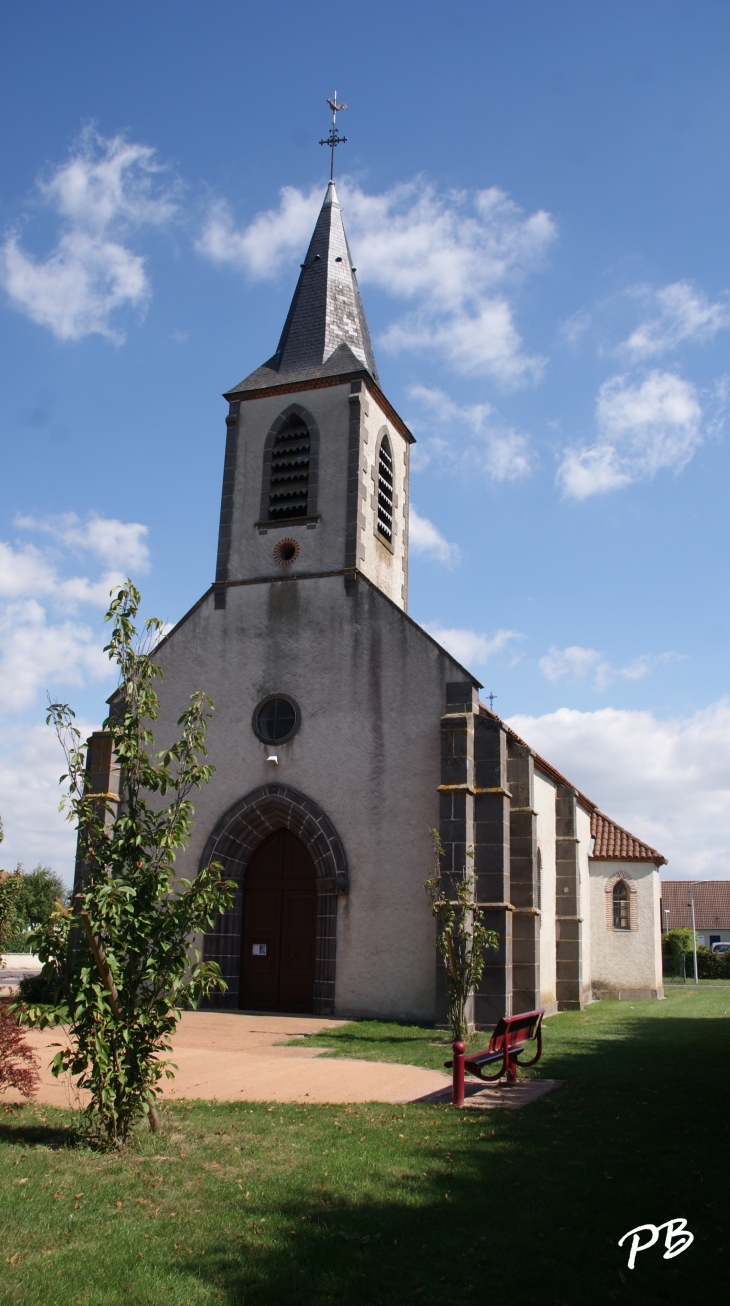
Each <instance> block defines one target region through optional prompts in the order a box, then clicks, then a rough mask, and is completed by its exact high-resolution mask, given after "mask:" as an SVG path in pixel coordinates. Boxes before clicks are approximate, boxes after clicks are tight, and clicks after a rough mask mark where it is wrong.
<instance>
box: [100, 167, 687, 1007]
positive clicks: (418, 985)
mask: <svg viewBox="0 0 730 1306" xmlns="http://www.w3.org/2000/svg"><path fill="white" fill-rule="evenodd" d="M225 398H226V399H227V401H228V416H227V418H226V422H227V437H226V447H225V461H224V474H223V493H222V506H221V515H220V531H219V545H218V557H217V568H216V575H215V582H214V584H213V585H212V586H211V588H210V589H209V590H208V592H207V593H206V594H204V595H203V597H202V598H201V599H200V600H199V602H198V603H197V604H196V605H195V606H194V607H193V608H192V610H191V611H190V612H188V613H187V615H186V616H185V617H184V618H183V619H182V620H181V621H180V622H179V623H178V625H177V626H176V627H175V628H174V629H173V630H172V631H171V633H170V634H169V635H168V636H167V637H166V639H165V640H164V641H163V643H162V644H161V646H160V648H159V650H158V654H157V660H158V661H159V662H160V664H161V666H162V668H163V671H164V680H163V681H162V685H161V691H160V692H161V702H162V712H161V717H160V721H159V728H158V734H159V739H160V741H161V743H164V740H165V738H166V736H169V737H172V735H173V734H174V732H175V722H176V721H177V718H178V717H179V715H180V712H181V711H182V710H183V708H184V705H185V704H186V702H187V701H188V699H189V696H190V695H191V694H192V693H193V692H194V691H195V690H198V689H203V690H205V692H206V693H208V694H210V695H211V696H212V697H213V699H214V701H215V713H214V716H213V720H212V722H211V727H210V732H209V751H210V760H211V761H212V763H213V764H214V766H215V768H216V770H215V774H214V776H213V779H212V781H211V783H210V784H209V785H208V786H207V787H206V788H205V789H204V790H203V791H202V792H201V793H200V794H199V795H198V797H197V800H196V818H195V825H194V835H193V841H192V844H191V846H190V848H189V849H188V850H187V851H186V853H185V854H184V856H182V857H181V858H180V873H181V874H182V875H187V876H190V875H191V874H195V872H196V871H197V869H198V867H199V866H201V865H204V864H206V863H207V861H208V860H209V859H210V858H213V857H214V858H216V859H217V860H219V861H220V862H222V864H223V866H224V868H225V872H226V875H227V876H229V877H230V878H232V879H234V880H235V881H236V883H237V885H238V890H237V893H236V898H235V902H234V904H233V907H232V908H231V910H230V911H229V912H228V913H227V914H226V915H225V916H223V917H221V918H219V920H218V922H217V924H216V927H215V929H214V930H213V931H212V933H210V934H209V935H207V936H206V937H205V939H204V940H203V941H202V942H203V947H204V951H205V955H206V957H208V958H210V959H214V960H216V961H218V962H219V963H220V966H221V969H222V971H223V974H224V976H225V978H226V980H227V982H228V990H227V993H226V994H225V995H223V996H222V997H220V998H219V999H216V1003H217V1004H218V1005H220V1006H222V1007H226V1008H229V1009H247V1010H285V1011H309V1012H314V1013H315V1014H320V1015H336V1016H343V1017H360V1016H362V1017H365V1016H368V1017H378V1018H382V1019H396V1020H403V1021H420V1022H434V1021H440V1020H442V1019H443V1017H444V1012H445V1002H444V993H443V990H442V978H441V971H440V968H439V965H437V956H436V939H435V925H434V921H433V918H432V916H431V914H430V911H429V903H428V899H427V896H426V893H425V890H424V881H425V879H426V878H427V876H428V875H430V874H431V873H432V869H433V862H434V852H433V837H432V833H431V832H432V830H433V829H438V831H439V833H440V838H441V841H442V844H443V848H444V857H445V868H446V869H448V870H449V871H453V872H454V873H455V874H459V873H460V872H463V870H464V868H465V866H469V867H473V869H474V873H475V876H476V882H477V888H478V896H479V901H480V903H481V904H482V905H483V907H484V912H485V923H486V924H487V925H488V926H489V927H491V928H493V929H495V930H496V931H497V932H498V934H499V938H500V951H499V953H498V954H496V953H492V952H490V953H488V954H487V964H486V968H485V972H484V976H483V978H482V981H481V982H480V985H479V989H478V992H476V993H475V995H474V998H473V1006H472V1011H471V1018H472V1020H473V1021H474V1022H475V1023H476V1025H478V1026H484V1027H489V1026H490V1025H493V1024H494V1023H495V1021H496V1020H497V1019H498V1018H499V1017H500V1016H502V1015H504V1014H505V1013H507V1014H509V1013H513V1012H517V1011H521V1010H528V1009H532V1008H535V1007H538V1006H543V1007H545V1008H546V1009H547V1010H548V1011H555V1010H558V1009H573V1008H580V1007H582V1006H583V1005H584V1004H585V1003H586V1002H588V1001H590V1000H591V999H592V998H596V997H603V996H621V997H628V996H631V997H634V998H638V997H661V996H662V972H661V947H660V916H659V877H658V868H659V866H660V865H661V864H662V863H663V862H664V860H665V859H664V858H663V857H662V856H661V855H660V854H659V853H657V852H656V851H655V850H654V849H652V848H650V847H648V845H646V844H644V843H642V842H641V841H639V840H637V839H635V838H634V837H633V836H631V835H629V834H628V833H627V832H626V831H623V830H621V829H620V827H618V826H616V825H615V823H613V822H611V821H609V819H608V818H607V817H605V816H603V815H602V814H601V813H599V812H598V810H597V808H596V806H595V804H594V803H593V802H591V801H590V800H589V799H588V798H586V797H585V796H584V795H583V794H581V793H580V792H579V791H578V790H577V789H576V788H575V786H573V785H572V784H571V783H570V782H569V781H568V780H567V779H565V778H564V777H563V776H562V775H560V774H559V773H558V772H557V771H556V770H555V769H554V768H553V767H551V766H550V765H549V763H547V762H545V761H544V760H543V759H542V758H540V757H538V756H537V754H535V752H534V751H533V750H532V749H531V748H530V747H529V745H528V744H527V743H525V742H524V741H523V740H521V739H520V738H519V737H518V736H517V735H516V734H515V733H514V732H513V731H512V730H511V729H510V728H509V726H507V725H506V723H505V722H503V721H502V720H500V718H499V717H498V716H497V715H496V714H495V713H494V712H492V711H490V710H489V709H488V708H486V707H485V706H484V704H482V703H481V702H480V701H479V688H480V685H479V681H478V680H477V679H476V678H475V677H474V676H473V675H472V674H471V673H470V672H469V671H468V669H466V668H464V667H462V666H461V665H460V664H459V663H458V662H457V661H456V659H455V658H454V657H453V656H452V655H451V654H450V653H449V652H448V651H447V650H446V649H444V648H442V647H440V646H439V644H438V643H436V641H435V640H434V639H432V638H431V636H430V635H428V634H427V633H426V631H424V630H423V629H422V628H421V627H420V626H419V625H418V624H417V623H416V622H415V621H413V620H412V619H411V618H410V617H409V616H408V614H407V593H408V508H409V459H410V450H411V445H412V444H413V443H414V440H413V436H412V435H411V433H410V431H409V430H408V428H407V427H406V425H405V424H404V422H403V421H402V420H401V418H400V417H399V416H398V414H397V413H396V412H395V410H394V409H393V407H392V406H391V404H390V403H389V402H388V400H387V398H386V397H385V395H384V394H383V392H382V391H381V389H380V385H379V380H378V373H377V368H376V364H375V359H374V356H373V350H372V346H371V342H370V337H369V333H368V327H367V322H366V318H365V313H364V310H363V306H362V302H361V299H360V293H359V290H358V285H357V279H356V276H355V270H354V268H353V267H352V259H351V256H350V251H349V248H348V244H347V239H346V236H345V231H344V227H343V223H342V216H341V212H340V209H339V205H338V203H337V196H336V192H335V187H334V183H330V185H329V187H328V189H327V193H326V196H325V200H324V204H323V206H322V210H321V213H320V215H319V218H318V221H317V224H316V227H315V231H314V234H313V237H312V241H311V243H310V246H309V250H308V252H307V255H306V258H305V261H304V263H303V264H302V268H301V273H300V277H299V281H298V284H297V287H296V291H295V294H294V298H293V301H292V304H291V308H290V310H289V314H288V317H287V320H286V323H285V325H284V330H283V332H282V336H281V340H280V342H279V346H278V349H277V351H276V353H275V354H274V356H273V357H272V358H271V359H269V360H268V361H267V362H266V363H265V364H264V365H263V366H262V367H260V368H258V369H257V370H256V371H255V372H253V373H252V374H251V375H250V376H248V377H247V378H246V379H245V380H244V381H242V382H241V383H240V384H239V385H237V386H235V387H234V388H233V389H232V390H230V391H229V392H228V393H227V394H226V396H225ZM94 738H95V739H99V738H100V737H99V736H95V737H93V738H92V744H91V753H90V767H91V769H93V767H94V766H95V765H97V764H96V763H94V760H93V756H92V754H93V752H94V744H93V739H94ZM97 769H98V766H97ZM100 783H104V784H105V785H106V787H108V777H107V778H106V779H104V778H102V779H101V780H100ZM468 855H469V856H468ZM472 856H473V860H472Z"/></svg>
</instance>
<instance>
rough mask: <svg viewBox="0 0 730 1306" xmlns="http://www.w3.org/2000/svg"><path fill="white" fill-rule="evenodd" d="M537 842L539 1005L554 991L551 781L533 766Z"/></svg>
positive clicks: (550, 999)
mask: <svg viewBox="0 0 730 1306" xmlns="http://www.w3.org/2000/svg"><path fill="white" fill-rule="evenodd" d="M534 795H535V797H534V802H535V810H536V812H537V846H538V849H539V851H540V860H541V863H542V875H541V891H540V903H541V915H540V1006H541V1007H548V1008H550V1007H552V1006H553V1004H554V1003H555V1002H556V991H555V978H556V977H555V784H554V782H553V781H552V780H549V779H548V777H547V776H544V775H542V774H541V772H540V771H538V770H537V769H536V770H535V788H534Z"/></svg>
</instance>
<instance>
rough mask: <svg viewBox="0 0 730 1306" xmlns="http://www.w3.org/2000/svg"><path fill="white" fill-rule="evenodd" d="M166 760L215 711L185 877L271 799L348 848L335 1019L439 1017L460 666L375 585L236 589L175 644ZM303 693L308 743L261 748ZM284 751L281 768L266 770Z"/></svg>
mask: <svg viewBox="0 0 730 1306" xmlns="http://www.w3.org/2000/svg"><path fill="white" fill-rule="evenodd" d="M159 661H160V663H161V665H162V667H163V670H164V680H163V681H162V684H161V691H160V692H161V702H162V715H161V718H160V722H159V730H158V732H157V734H158V738H159V741H160V743H159V746H163V745H164V743H165V740H166V739H168V738H171V737H172V736H173V735H174V734H175V731H176V727H175V722H176V720H177V718H178V717H179V715H180V713H181V711H182V710H183V708H184V706H185V704H186V702H187V701H188V698H189V696H190V694H191V693H192V692H193V691H194V690H196V689H203V690H205V691H206V692H207V693H209V694H211V695H212V697H213V698H214V700H215V714H214V717H213V720H212V723H211V728H210V733H209V749H210V761H211V762H212V763H213V765H214V766H215V767H216V772H215V774H214V776H213V779H212V781H211V783H210V784H209V785H208V786H207V787H206V788H205V789H203V790H202V791H201V793H200V794H198V795H197V796H196V797H195V799H194V802H195V809H196V814H195V824H194V831H193V839H192V843H191V847H190V848H189V850H188V851H187V852H186V853H185V854H184V855H183V856H182V857H181V858H180V859H179V869H180V874H181V875H194V874H195V873H196V871H197V867H198V864H199V859H200V857H201V854H202V851H203V848H204V845H205V843H206V840H207V839H208V837H209V835H210V833H211V831H212V830H213V828H214V827H215V825H216V823H217V822H218V820H219V819H220V817H221V816H222V815H223V814H224V813H225V812H226V811H227V810H228V809H229V808H230V807H231V806H232V805H233V804H234V803H236V802H237V801H238V800H240V799H241V798H242V797H243V796H244V795H246V794H248V793H249V792H251V791H252V790H254V789H256V788H257V787H258V786H260V785H265V784H267V783H271V782H276V783H282V784H286V785H290V786H293V787H294V788H296V789H298V790H300V791H301V792H302V793H304V794H305V795H307V796H308V797H309V798H311V799H313V800H314V802H316V803H317V804H318V805H319V806H320V807H321V808H322V809H323V811H324V812H325V813H326V815H327V817H328V818H329V820H330V821H331V822H332V824H333V825H334V827H335V829H336V831H337V833H338V835H339V836H340V839H341V841H342V843H343V846H344V849H345V854H346V857H347V861H348V869H349V881H350V889H349V893H348V894H347V896H343V897H341V898H340V899H339V900H338V920H337V962H336V996H335V1002H336V1014H337V1015H340V1016H373V1017H380V1018H383V1019H387V1018H397V1019H401V1020H414V1021H432V1020H434V1019H435V980H436V950H435V930H434V923H433V919H432V917H431V915H430V911H429V903H428V899H427V895H426V893H425V891H424V887H423V885H424V881H425V879H426V878H427V876H428V875H430V874H431V872H432V868H433V849H432V845H431V834H430V830H431V829H432V828H433V827H435V826H437V825H438V816H439V794H438V785H439V782H440V750H439V731H440V720H441V716H442V715H443V712H444V710H445V701H446V688H445V687H446V683H447V682H449V681H455V680H459V681H462V680H463V679H464V671H463V669H462V668H460V667H459V666H458V664H456V663H454V662H453V661H452V660H451V658H450V657H449V656H448V654H447V653H446V652H445V651H444V650H442V649H439V647H438V646H437V645H435V644H434V643H433V641H431V640H430V639H429V638H428V636H426V635H425V633H424V632H423V631H421V630H420V628H419V627H417V626H415V625H414V623H412V622H410V621H409V620H408V619H407V618H406V617H405V616H404V615H403V613H402V612H400V611H399V610H398V609H396V608H395V607H394V606H393V605H392V604H391V603H389V602H388V600H387V599H385V598H384V597H383V596H382V595H381V594H380V593H379V592H378V591H377V590H375V589H374V588H373V587H371V586H370V585H369V584H368V583H367V582H366V581H364V580H362V579H361V580H359V581H358V583H357V585H356V586H355V589H354V592H353V593H349V594H348V593H346V591H345V585H344V581H343V577H342V576H341V575H340V576H335V577H331V578H321V579H309V580H302V581H297V580H286V581H284V580H282V581H280V582H276V583H268V584H257V585H245V586H232V587H229V589H228V596H227V607H226V608H225V609H224V610H215V609H214V606H213V599H212V596H211V597H209V598H207V599H206V600H205V601H204V602H203V603H202V604H201V606H200V607H199V608H198V609H197V610H195V611H194V612H193V613H192V615H191V616H190V618H189V619H188V620H187V621H186V622H185V624H184V625H183V626H181V627H180V628H179V630H177V631H176V632H175V633H174V635H173V636H172V637H171V638H170V639H169V640H168V641H167V642H166V643H165V644H164V645H163V646H162V649H161V650H160V654H159ZM276 691H279V692H283V693H286V694H289V695H291V696H292V697H293V698H294V699H295V700H296V702H297V703H298V705H299V708H300V711H301V726H300V728H299V731H298V733H297V734H295V735H294V737H293V738H292V739H291V740H290V741H289V742H288V743H285V744H279V745H277V746H276V748H272V747H270V746H269V747H267V746H265V745H263V744H262V743H260V741H259V740H258V739H257V737H256V736H255V734H254V732H253V730H252V727H251V719H252V714H253V711H254V708H255V707H256V705H257V704H258V702H259V701H260V700H261V699H262V698H263V697H264V696H265V695H267V694H270V693H274V692H276ZM272 753H275V754H276V756H277V757H278V763H277V764H272V763H270V762H267V761H266V758H267V756H268V755H271V754H272Z"/></svg>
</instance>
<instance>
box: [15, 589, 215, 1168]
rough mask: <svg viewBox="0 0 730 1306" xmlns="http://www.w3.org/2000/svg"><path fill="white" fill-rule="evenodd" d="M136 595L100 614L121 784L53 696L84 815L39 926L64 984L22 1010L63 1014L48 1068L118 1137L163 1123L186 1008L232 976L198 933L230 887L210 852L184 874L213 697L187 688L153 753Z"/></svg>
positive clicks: (149, 683) (34, 1015) (73, 809)
mask: <svg viewBox="0 0 730 1306" xmlns="http://www.w3.org/2000/svg"><path fill="white" fill-rule="evenodd" d="M139 602H140V596H139V593H138V592H137V590H136V589H135V588H134V586H133V585H132V583H131V581H127V582H125V585H124V586H123V587H121V588H120V589H119V590H117V591H116V592H114V591H113V598H112V602H111V605H110V608H109V611H108V613H107V616H106V619H107V620H108V621H110V622H111V623H112V634H111V639H110V642H109V644H108V645H107V649H106V651H107V652H108V653H109V656H110V658H111V659H112V660H113V661H116V663H117V665H118V667H119V680H120V684H119V690H118V692H117V694H116V695H115V699H114V703H113V706H112V709H111V712H110V715H109V717H108V718H107V720H106V721H105V722H104V729H105V730H106V731H108V733H109V735H110V737H111V742H112V747H113V756H114V758H115V760H116V762H117V763H118V765H119V768H120V775H121V790H120V793H119V794H118V795H117V794H113V793H101V794H100V793H94V792H92V791H91V790H90V787H89V783H88V774H87V771H86V759H85V754H84V749H83V747H82V744H81V737H80V733H79V731H78V729H77V728H76V726H75V725H74V713H73V712H72V711H71V709H70V708H69V707H68V706H67V705H66V704H63V703H54V704H52V705H51V706H50V709H49V712H48V717H47V720H48V722H49V724H52V725H53V726H54V727H55V729H56V732H57V734H58V737H59V740H60V741H61V744H62V746H63V749H64V753H65V756H66V762H67V767H68V772H67V774H66V775H64V776H62V777H61V781H62V782H63V781H68V793H67V795H66V796H65V798H64V800H63V801H62V805H64V804H65V805H66V806H67V807H68V809H69V819H71V820H74V821H75V823H76V826H77V830H78V857H79V861H80V864H81V866H82V868H83V869H82V874H81V876H80V881H79V883H77V886H76V896H75V900H74V903H73V909H72V910H69V908H67V907H65V906H64V905H63V904H62V903H61V902H58V903H57V904H56V910H55V911H54V912H53V913H52V914H51V916H50V918H49V920H48V921H47V922H46V923H45V924H44V925H41V926H40V927H39V928H38V930H36V932H35V934H34V936H33V940H34V944H35V946H36V947H37V950H38V954H39V956H40V958H41V960H42V961H43V962H44V963H45V965H44V972H45V975H46V977H47V978H48V979H49V980H50V981H51V982H54V981H55V983H56V986H57V997H56V1001H55V1003H51V1004H36V1005H34V1006H30V1007H29V1008H28V1009H27V1010H26V1012H25V1013H24V1014H22V1015H21V1018H22V1019H24V1020H25V1021H26V1022H27V1023H29V1024H38V1025H41V1026H44V1025H47V1024H52V1023H59V1022H63V1023H67V1025H68V1035H69V1042H70V1047H69V1049H68V1050H64V1051H61V1052H59V1053H58V1054H57V1056H56V1058H55V1060H54V1063H53V1072H54V1074H57V1075H58V1074H61V1073H62V1072H63V1071H65V1070H69V1071H70V1072H71V1073H72V1074H73V1075H78V1076H80V1078H79V1080H78V1085H79V1087H80V1088H85V1089H87V1090H88V1091H89V1092H90V1094H91V1103H90V1107H89V1115H90V1118H91V1121H92V1124H93V1125H94V1126H95V1131H96V1134H97V1136H98V1137H99V1138H100V1139H101V1140H102V1141H104V1142H106V1143H107V1144H111V1145H115V1146H122V1145H123V1144H124V1143H125V1141H126V1139H127V1137H128V1135H129V1131H130V1128H131V1127H132V1125H133V1123H134V1122H135V1120H137V1119H138V1118H139V1117H140V1116H141V1115H142V1114H145V1115H147V1116H148V1117H149V1118H150V1123H151V1125H152V1127H153V1128H154V1127H156V1122H157V1112H156V1108H155V1102H156V1100H157V1096H158V1094H159V1091H160V1087H159V1081H160V1079H161V1077H162V1075H163V1074H167V1075H169V1076H172V1073H173V1071H172V1063H171V1062H170V1061H169V1059H166V1057H165V1053H167V1052H169V1051H170V1050H171V1046H170V1038H171V1035H172V1034H173V1032H174V1030H175V1027H176V1025H177V1022H178V1020H179V1019H180V1014H181V1013H180V1008H181V1006H183V1005H191V1004H195V1003H196V1002H197V1001H198V1000H199V999H200V998H201V997H202V996H205V995H207V994H208V993H209V992H210V991H211V989H213V988H215V987H217V988H220V989H225V987H226V985H225V982H224V981H223V979H222V978H221V974H220V969H219V967H218V966H217V964H216V963H214V962H203V961H201V959H200V954H199V952H198V951H197V950H194V949H192V947H191V943H190V940H191V936H193V935H194V934H196V933H197V932H198V931H201V930H204V929H205V928H206V926H208V927H210V926H212V924H213V920H214V917H215V913H216V912H223V911H225V910H226V909H227V908H228V907H229V906H230V903H231V901H232V896H233V892H234V889H235V885H234V884H233V883H232V882H230V881H224V880H222V879H221V868H220V867H219V866H218V865H217V864H216V863H214V862H212V863H211V864H210V865H208V866H206V867H204V868H203V869H202V870H201V871H200V872H199V874H198V875H197V876H196V878H195V879H194V880H192V881H190V880H184V879H177V878H176V875H175V855H176V852H177V851H178V850H179V849H182V848H184V847H185V845H186V844H187V842H188V840H189V837H190V831H191V825H192V818H193V806H192V803H191V801H190V795H191V793H192V792H193V790H195V789H198V788H200V787H201V785H204V784H207V782H208V780H209V779H210V776H211V774H212V771H213V767H212V766H210V765H209V764H207V763H206V762H205V761H204V760H203V759H205V757H206V756H207V753H206V747H205V737H206V730H207V721H208V718H209V717H210V715H211V711H212V707H213V704H212V701H211V700H210V699H209V698H208V697H206V695H205V694H203V693H196V694H193V696H192V698H191V700H190V705H189V706H188V708H187V710H186V711H185V712H184V713H183V715H182V716H181V717H180V719H179V722H178V724H179V725H180V726H181V727H182V729H181V733H180V737H179V739H178V740H177V742H176V743H174V744H173V745H172V746H171V747H169V748H166V749H164V750H163V751H162V752H157V753H155V752H154V738H153V732H152V728H151V726H152V723H153V722H154V721H155V720H156V719H157V716H158V713H159V701H158V697H157V694H156V692H155V687H154V686H155V681H156V680H157V679H158V678H159V677H161V675H162V671H161V669H160V667H159V666H157V665H156V664H155V662H154V661H153V658H152V644H153V643H154V641H155V638H156V637H157V635H158V632H159V630H160V626H161V623H160V622H159V621H157V620H156V619H151V620H148V621H147V622H146V623H145V631H146V634H145V636H144V637H143V639H142V640H141V641H138V640H137V631H136V627H135V619H136V617H137V612H138V609H139Z"/></svg>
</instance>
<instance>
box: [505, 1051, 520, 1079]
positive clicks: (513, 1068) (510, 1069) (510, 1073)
mask: <svg viewBox="0 0 730 1306" xmlns="http://www.w3.org/2000/svg"><path fill="white" fill-rule="evenodd" d="M506 1082H507V1083H508V1084H516V1083H517V1058H516V1057H508V1058H507V1080H506Z"/></svg>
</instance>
